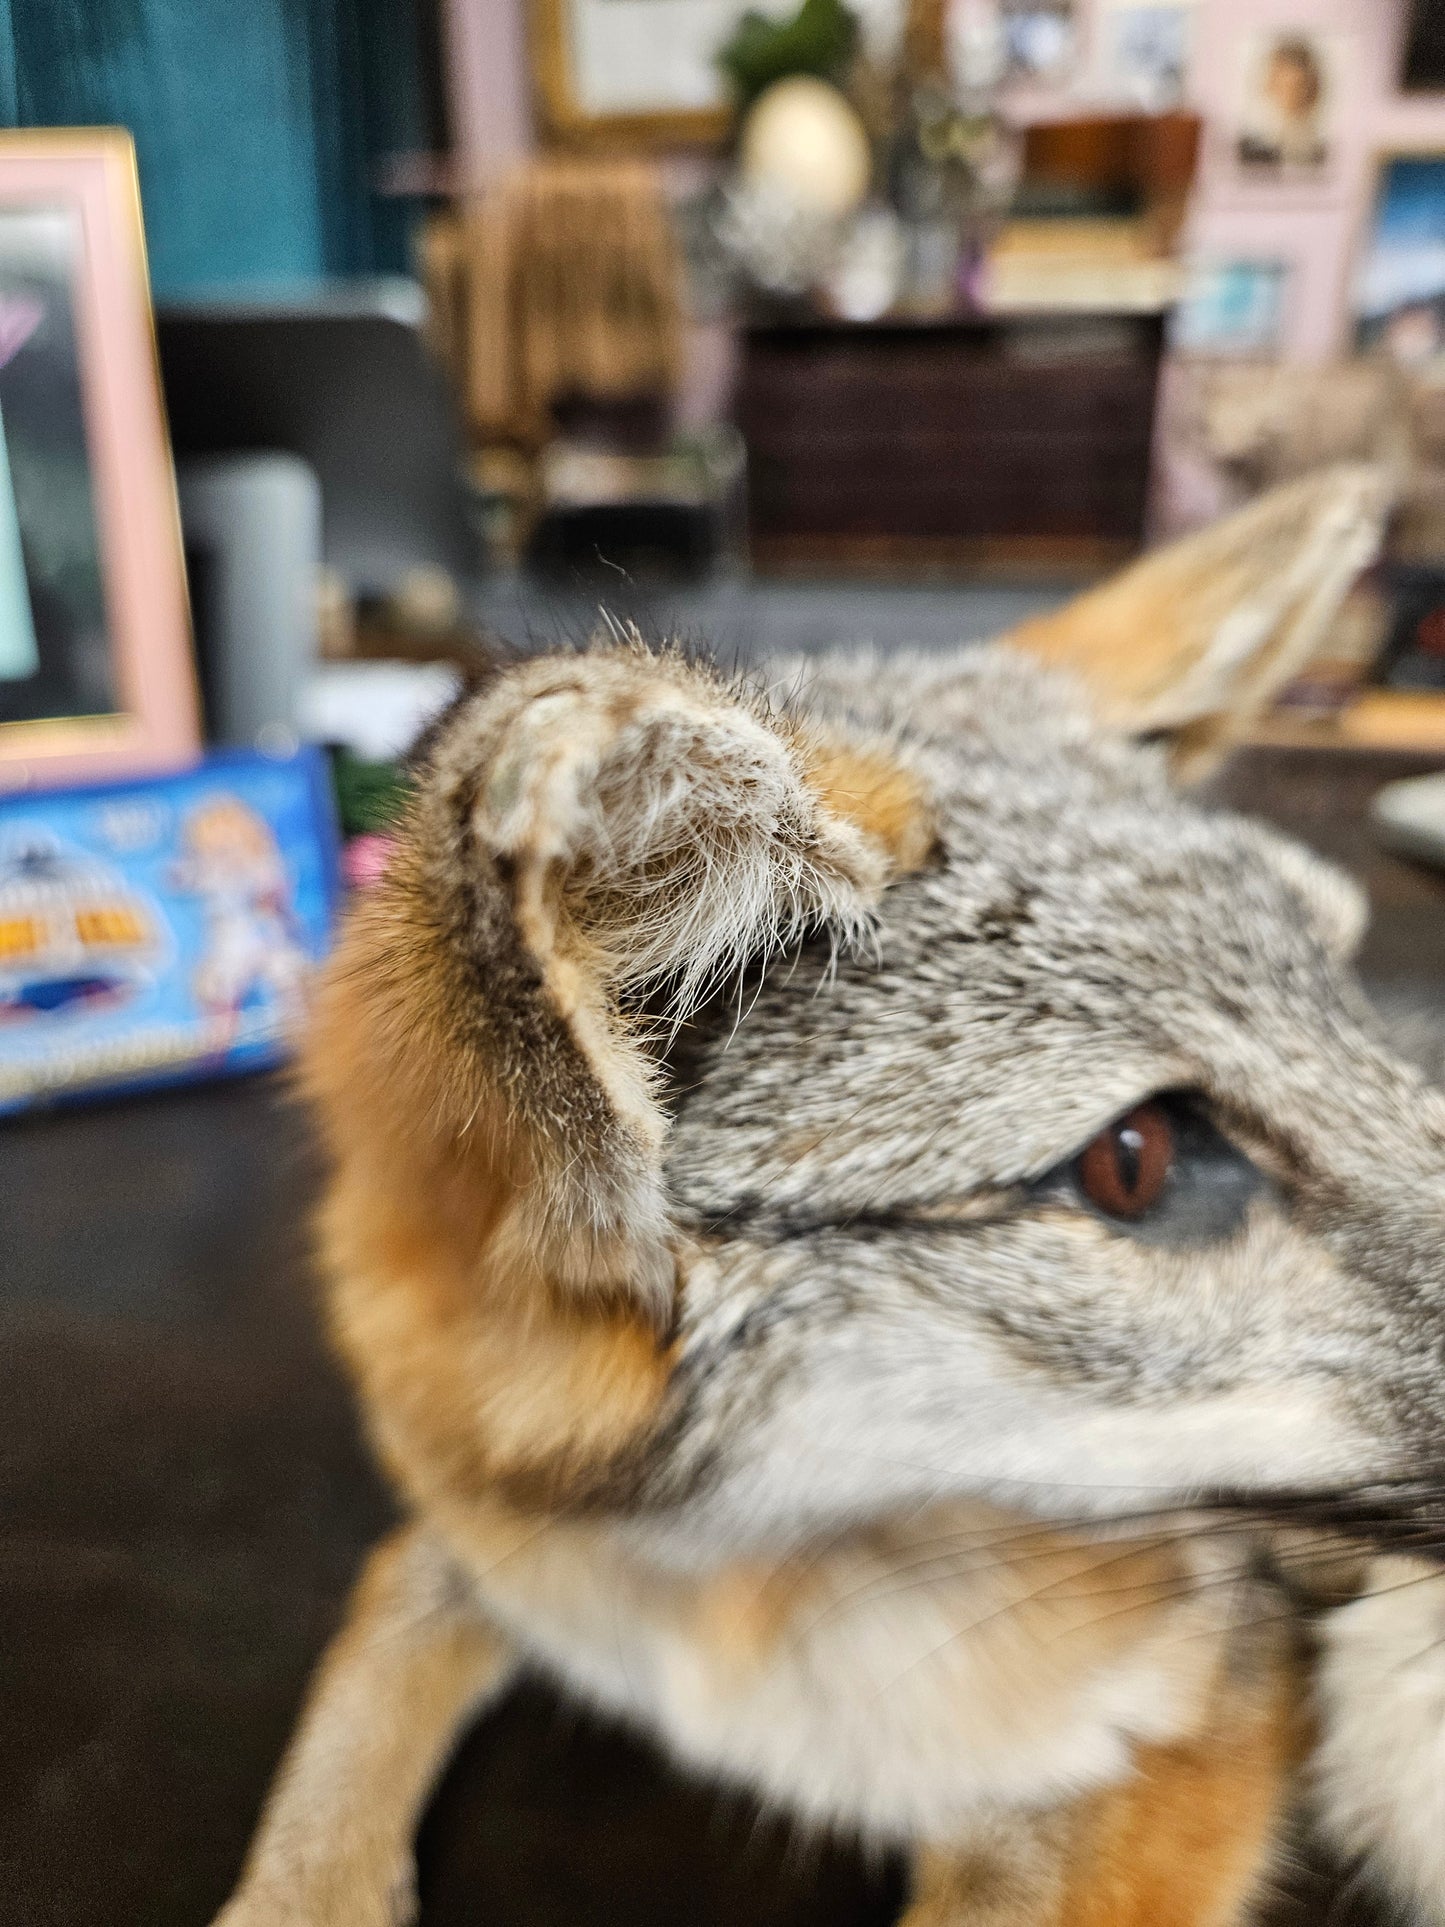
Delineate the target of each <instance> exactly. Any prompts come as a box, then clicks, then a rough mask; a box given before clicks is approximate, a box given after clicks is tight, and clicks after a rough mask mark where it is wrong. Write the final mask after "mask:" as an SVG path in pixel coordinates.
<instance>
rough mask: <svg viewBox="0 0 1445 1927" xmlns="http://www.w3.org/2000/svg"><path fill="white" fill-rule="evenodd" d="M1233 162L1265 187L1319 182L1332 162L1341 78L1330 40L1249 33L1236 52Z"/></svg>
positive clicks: (1295, 33)
mask: <svg viewBox="0 0 1445 1927" xmlns="http://www.w3.org/2000/svg"><path fill="white" fill-rule="evenodd" d="M1242 55H1243V64H1242V69H1241V81H1240V106H1239V116H1238V121H1237V124H1236V127H1235V132H1234V157H1235V160H1236V162H1237V164H1238V166H1239V169H1240V171H1241V173H1242V174H1243V175H1245V176H1246V177H1247V178H1248V179H1251V180H1256V181H1265V182H1277V181H1303V182H1310V181H1316V180H1320V179H1322V178H1323V177H1324V176H1325V175H1326V174H1327V173H1328V172H1329V170H1330V168H1331V166H1332V163H1333V161H1334V128H1335V117H1336V108H1337V105H1338V102H1337V93H1338V88H1339V79H1340V63H1339V59H1338V49H1337V47H1336V44H1335V42H1334V40H1333V39H1332V38H1331V37H1330V36H1328V35H1326V34H1321V33H1317V32H1315V31H1314V30H1313V29H1311V28H1307V27H1301V28H1277V29H1271V30H1270V31H1269V32H1267V33H1258V34H1250V35H1249V36H1247V37H1246V39H1245V41H1244V44H1243V49H1242Z"/></svg>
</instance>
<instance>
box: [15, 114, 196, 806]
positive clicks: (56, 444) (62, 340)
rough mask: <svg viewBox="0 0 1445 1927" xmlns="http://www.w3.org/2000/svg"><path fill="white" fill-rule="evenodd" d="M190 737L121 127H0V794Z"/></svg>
mask: <svg viewBox="0 0 1445 1927" xmlns="http://www.w3.org/2000/svg"><path fill="white" fill-rule="evenodd" d="M199 748H200V728H199V717H198V709H197V701H196V687H195V675H194V669H193V665H192V657H191V639H190V623H189V615H188V610H187V603H186V585H185V568H184V562H183V559H182V550H181V535H180V522H179V519H178V516H177V511H176V491H175V477H174V474H173V472H172V467H171V457H170V446H169V442H168V440H167V436H166V430H165V419H164V414H163V411H162V406H161V398H160V386H159V377H158V375H157V370H156V351H155V337H154V333H153V330H152V325H151V312H150V296H149V287H148V282H147V276H146V260H145V241H144V235H143V230H142V227H141V211H140V194H139V190H138V186H137V181H136V167H135V153H134V149H133V148H132V145H131V141H130V136H129V135H128V134H125V133H123V132H120V131H118V130H111V129H86V130H79V131H74V132H70V131H56V132H50V131H29V130H26V131H22V132H0V788H10V789H14V788H25V787H28V786H30V785H32V784H37V783H38V784H44V783H52V782H58V781H70V780H73V779H76V778H80V777H86V776H100V775H106V774H110V773H120V772H130V771H143V770H156V769H163V768H167V767H176V766H177V765H180V764H182V763H185V762H187V761H189V760H191V759H193V758H194V757H195V756H196V755H197V754H198V752H199Z"/></svg>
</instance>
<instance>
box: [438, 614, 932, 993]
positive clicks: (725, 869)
mask: <svg viewBox="0 0 1445 1927" xmlns="http://www.w3.org/2000/svg"><path fill="white" fill-rule="evenodd" d="M470 721H471V727H470V728H467V727H466V726H465V723H463V725H462V726H460V727H458V728H457V729H455V730H454V731H453V733H452V736H451V739H450V742H449V745H448V753H449V754H450V755H451V756H452V757H457V756H459V755H460V756H462V757H464V758H465V760H466V762H467V763H468V764H469V765H470V766H471V767H473V768H476V769H479V770H480V772H481V781H480V784H479V786H478V789H477V793H476V801H475V805H474V807H473V811H472V818H471V826H472V830H473V833H474V835H475V837H476V840H477V843H478V844H479V845H480V847H481V849H482V850H483V851H485V853H486V854H487V856H488V857H490V859H491V861H492V863H493V864H494V865H495V866H496V868H497V870H498V872H499V874H501V875H502V876H504V878H505V880H506V886H507V888H508V890H509V892H510V894H511V897H512V903H513V909H514V913H515V917H516V923H517V929H518V931H519V933H520V935H521V937H522V939H523V941H524V943H525V944H526V946H527V948H528V950H529V951H530V952H531V954H532V956H533V958H534V959H535V961H536V962H537V963H538V965H539V966H540V967H541V968H542V970H543V972H544V974H545V975H547V976H548V979H549V982H550V983H551V986H552V989H553V992H554V995H556V996H557V998H558V1001H559V1003H560V1004H561V1005H562V1006H564V1007H569V1008H570V1006H571V1005H572V1004H573V1003H574V1002H575V1000H576V998H577V997H578V996H581V995H586V994H588V993H589V991H590V994H593V995H596V996H600V997H604V998H606V997H611V996H614V995H616V994H617V993H618V992H620V991H625V990H627V989H628V988H630V987H632V986H635V985H638V984H641V983H645V982H659V981H666V982H667V983H668V984H669V986H670V989H671V998H670V1002H671V1005H672V1008H674V1009H675V1010H680V1011H682V1012H686V1011H687V1010H688V1009H689V1008H691V1007H692V1006H693V1005H694V1004H695V1003H696V1002H697V1001H698V999H699V998H700V997H701V996H702V995H703V994H704V993H705V992H706V990H707V989H708V987H709V986H710V985H711V984H712V983H713V982H714V981H715V980H716V979H717V978H718V977H719V976H720V975H722V974H725V973H726V972H727V971H728V970H729V969H730V968H731V967H733V966H735V965H736V964H738V963H739V962H741V961H744V960H745V959H747V958H748V957H750V956H752V955H754V954H755V953H756V952H758V951H759V950H766V949H768V948H770V947H772V946H773V945H774V944H776V943H779V942H784V941H786V940H787V939H788V938H789V937H790V936H791V935H793V934H794V933H796V931H797V930H798V929H799V928H800V927H802V926H805V925H808V924H822V923H828V924H831V925H833V926H834V927H835V928H837V929H838V931H839V932H840V934H841V935H842V936H844V937H845V938H846V937H847V936H848V935H850V934H852V933H853V932H855V931H856V930H857V929H858V928H859V927H860V926H861V925H862V924H863V923H864V922H865V921H866V917H867V913H868V909H869V907H870V906H871V904H872V902H873V901H874V899H875V898H876V896H877V894H878V892H879V890H880V889H881V888H882V886H883V884H884V883H885V882H886V881H887V879H888V876H889V874H890V873H891V871H892V870H894V869H895V868H897V867H899V864H900V862H901V861H902V860H903V859H904V857H905V855H906V850H905V847H904V846H905V845H907V844H908V842H909V840H910V839H909V837H908V835H907V834H906V832H905V833H903V834H901V835H900V831H899V826H898V825H897V824H895V823H894V822H893V821H892V820H891V818H890V817H889V816H888V812H887V809H886V807H885V804H886V799H885V797H884V795H883V790H884V788H885V787H886V784H885V771H884V769H883V767H882V765H881V762H880V759H878V758H877V756H876V754H875V755H874V756H872V757H870V755H869V754H868V753H867V752H865V751H862V750H855V751H852V752H851V753H850V751H849V750H848V748H847V746H845V745H841V744H837V743H830V742H826V741H824V740H823V739H822V738H820V737H818V736H817V735H814V734H810V733H808V732H806V731H805V730H804V729H802V728H800V727H798V726H796V725H794V724H792V723H789V722H785V721H783V720H781V719H778V718H775V717H773V716H771V715H769V714H768V713H767V712H766V711H765V710H764V709H763V708H762V707H761V706H760V705H753V704H750V703H749V702H748V701H747V700H746V699H745V698H744V697H743V696H742V695H741V694H740V693H739V692H738V691H736V690H734V689H731V688H729V687H728V686H726V685H724V684H723V683H721V682H720V681H718V680H717V679H716V678H715V677H714V676H712V675H711V674H710V673H709V672H707V671H704V670H703V669H701V668H696V667H693V666H691V665H689V664H687V663H686V662H684V661H683V660H682V659H681V658H679V657H668V656H663V657H658V656H655V655H651V654H649V653H647V652H646V651H645V650H643V649H641V648H638V649H636V650H629V649H622V650H616V651H608V652H598V653H595V654H589V655H585V656H579V657H574V658H570V659H569V658H560V659H558V658H553V659H550V660H547V661H544V662H540V663H536V664H533V665H529V666H528V667H527V668H524V669H522V670H520V671H519V672H517V673H516V674H515V675H514V676H513V677H511V678H509V679H508V680H507V682H506V683H505V684H504V685H503V687H502V689H501V691H500V692H499V694H498V695H497V696H496V697H495V698H494V699H493V700H492V701H490V702H487V703H484V704H483V705H482V706H481V707H480V708H479V709H478V710H477V712H476V713H475V714H474V716H473V717H472V718H471V719H470ZM886 774H887V775H891V776H892V777H893V779H894V784H895V787H896V786H897V785H899V784H906V777H905V775H904V773H903V772H902V771H900V770H890V771H888V772H886ZM920 807H921V805H920Z"/></svg>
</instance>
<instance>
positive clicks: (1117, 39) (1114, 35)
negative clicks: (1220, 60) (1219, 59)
mask: <svg viewBox="0 0 1445 1927" xmlns="http://www.w3.org/2000/svg"><path fill="white" fill-rule="evenodd" d="M1193 32H1194V9H1193V7H1192V6H1191V5H1190V4H1188V0H1143V4H1135V3H1134V0H1124V3H1123V4H1116V5H1113V6H1110V7H1109V8H1107V9H1106V10H1105V11H1104V12H1103V14H1102V16H1101V17H1100V20H1099V26H1098V38H1099V55H1100V62H1099V64H1100V72H1099V85H1100V90H1101V92H1102V93H1103V94H1104V95H1105V96H1106V97H1107V98H1108V99H1110V100H1127V101H1129V102H1131V103H1132V104H1133V105H1134V106H1136V107H1142V108H1143V109H1144V110H1145V111H1146V112H1149V113H1163V112H1166V111H1167V110H1168V109H1170V108H1174V107H1177V106H1178V105H1179V103H1180V102H1181V101H1182V100H1183V98H1184V92H1185V85H1186V82H1187V80H1188V74H1189V49H1190V41H1191V39H1192V37H1193Z"/></svg>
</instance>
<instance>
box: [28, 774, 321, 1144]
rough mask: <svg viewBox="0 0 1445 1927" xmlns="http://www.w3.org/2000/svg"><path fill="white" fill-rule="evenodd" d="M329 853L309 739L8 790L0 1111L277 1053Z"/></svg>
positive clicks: (295, 999) (313, 935)
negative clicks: (167, 767)
mask: <svg viewBox="0 0 1445 1927" xmlns="http://www.w3.org/2000/svg"><path fill="white" fill-rule="evenodd" d="M336 855H337V834H336V822H335V814H334V810H333V805H332V797H331V786H330V780H329V777H328V773H327V767H326V761H325V758H324V756H323V755H322V753H321V752H320V751H319V750H314V749H303V750H300V751H298V752H297V753H296V754H295V755H293V756H289V757H279V758H278V757H271V756H264V755H261V754H259V753H253V752H250V751H238V752H226V753H224V754H219V755H215V756H212V757H209V758H208V759H207V760H206V761H205V762H204V763H203V764H201V765H200V766H199V767H197V768H195V769H192V770H186V771H184V772H182V773H181V774H179V775H174V776H160V777H147V778H141V779H136V780H133V781H130V782H118V783H106V784H102V785H98V786H96V787H94V788H85V789H71V790H51V791H46V792H36V793H33V794H31V793H26V794H23V795H16V796H5V797H0V1113H3V1112H6V1111H15V1110H22V1109H24V1108H26V1107H27V1106H30V1105H33V1104H37V1103H43V1102H47V1101H52V1100H56V1099H62V1098H73V1097H78V1096H81V1095H87V1094H93V1093H98V1092H101V1091H114V1090H133V1089H137V1088H140V1087H143V1086H150V1085H154V1084H160V1083H171V1082H177V1081H182V1080H185V1079H190V1078H197V1077H212V1076H220V1075H225V1074H229V1073H234V1072H238V1071H248V1070H258V1069H263V1068H265V1067H266V1066H268V1065H272V1064H275V1063H278V1062H280V1061H281V1060H282V1059H283V1058H284V1057H285V1055H286V1054H287V1048H288V1038H289V1036H290V1034H291V1033H292V1031H293V1030H294V1027H295V1024H296V1022H297V1021H298V1019H299V1017H300V1015H301V1012H302V1007H303V1004H304V1001H305V995H306V984H307V980H308V978H309V977H310V975H311V972H312V970H313V968H314V966H315V965H316V963H317V962H318V961H319V960H320V959H321V958H323V957H324V956H325V955H326V953H327V951H328V949H329V948H330V943H331V935H332V930H333V926H334V922H335V916H336V909H337V892H338V885H337V867H336Z"/></svg>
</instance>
